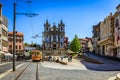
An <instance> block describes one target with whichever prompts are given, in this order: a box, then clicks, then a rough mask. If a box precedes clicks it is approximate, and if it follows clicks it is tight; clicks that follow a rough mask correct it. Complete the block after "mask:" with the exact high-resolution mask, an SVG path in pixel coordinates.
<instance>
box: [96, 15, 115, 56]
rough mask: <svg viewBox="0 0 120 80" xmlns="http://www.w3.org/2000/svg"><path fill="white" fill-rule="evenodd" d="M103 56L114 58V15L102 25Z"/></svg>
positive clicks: (107, 18)
mask: <svg viewBox="0 0 120 80" xmlns="http://www.w3.org/2000/svg"><path fill="white" fill-rule="evenodd" d="M98 44H99V45H100V48H101V50H100V51H101V52H100V54H101V55H105V56H113V47H114V38H113V19H112V13H110V15H109V16H107V17H106V18H105V19H104V21H102V22H101V23H100V41H99V42H98Z"/></svg>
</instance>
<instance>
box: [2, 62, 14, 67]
mask: <svg viewBox="0 0 120 80" xmlns="http://www.w3.org/2000/svg"><path fill="white" fill-rule="evenodd" d="M9 63H12V62H0V66H2V65H5V64H9Z"/></svg>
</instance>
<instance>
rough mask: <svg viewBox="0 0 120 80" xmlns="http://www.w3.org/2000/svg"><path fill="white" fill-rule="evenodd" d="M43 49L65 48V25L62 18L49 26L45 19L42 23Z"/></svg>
mask: <svg viewBox="0 0 120 80" xmlns="http://www.w3.org/2000/svg"><path fill="white" fill-rule="evenodd" d="M42 35H43V45H42V46H43V50H62V49H65V46H66V45H65V43H64V42H65V41H64V40H65V25H64V23H63V22H62V20H61V21H60V22H59V23H58V25H57V26H56V25H55V23H54V24H53V25H52V26H51V25H50V24H49V22H48V20H46V22H45V24H44V32H43V33H42Z"/></svg>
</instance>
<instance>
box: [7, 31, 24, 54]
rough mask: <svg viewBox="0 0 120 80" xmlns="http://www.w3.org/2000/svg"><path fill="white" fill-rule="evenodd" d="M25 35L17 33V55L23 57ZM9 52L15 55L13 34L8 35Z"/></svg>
mask: <svg viewBox="0 0 120 80" xmlns="http://www.w3.org/2000/svg"><path fill="white" fill-rule="evenodd" d="M23 36H24V35H23V33H21V32H16V54H17V55H23V53H24V42H23V41H24V38H23ZM8 43H9V52H10V53H11V54H12V53H13V32H9V33H8Z"/></svg>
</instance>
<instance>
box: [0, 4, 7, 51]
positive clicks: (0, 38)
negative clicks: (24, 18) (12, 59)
mask: <svg viewBox="0 0 120 80" xmlns="http://www.w3.org/2000/svg"><path fill="white" fill-rule="evenodd" d="M0 51H4V52H8V20H7V18H6V17H4V16H2V4H1V3H0Z"/></svg>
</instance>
